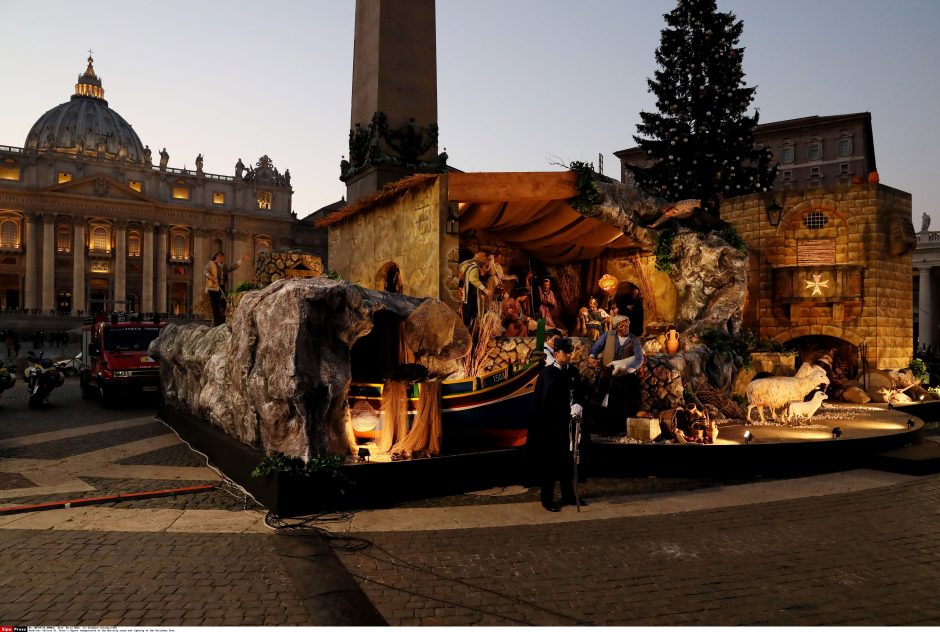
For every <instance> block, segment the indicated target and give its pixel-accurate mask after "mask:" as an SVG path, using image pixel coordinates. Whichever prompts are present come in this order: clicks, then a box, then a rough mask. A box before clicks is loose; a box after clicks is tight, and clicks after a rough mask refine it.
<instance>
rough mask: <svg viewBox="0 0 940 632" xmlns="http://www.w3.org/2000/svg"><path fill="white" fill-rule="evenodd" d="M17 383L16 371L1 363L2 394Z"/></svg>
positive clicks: (0, 384) (0, 388)
mask: <svg viewBox="0 0 940 632" xmlns="http://www.w3.org/2000/svg"><path fill="white" fill-rule="evenodd" d="M14 382H16V370H15V369H14V368H13V367H12V366H11V367H7V366H5V365H3V364H2V363H0V393H2V392H3V391H5V390H7V389H8V388H10V387H11V386H13V383H14Z"/></svg>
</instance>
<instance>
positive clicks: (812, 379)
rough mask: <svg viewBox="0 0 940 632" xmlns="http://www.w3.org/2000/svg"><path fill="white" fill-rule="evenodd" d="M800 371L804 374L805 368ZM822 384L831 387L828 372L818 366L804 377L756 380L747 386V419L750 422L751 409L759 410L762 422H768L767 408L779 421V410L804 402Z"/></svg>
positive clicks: (806, 372) (774, 418) (775, 419)
mask: <svg viewBox="0 0 940 632" xmlns="http://www.w3.org/2000/svg"><path fill="white" fill-rule="evenodd" d="M800 371H801V372H804V371H803V367H800ZM820 384H825V385H826V386H829V378H828V377H826V370H825V369H823V368H822V367H818V366H817V367H812V369H810V370H808V371H805V375H804V376H803V377H765V378H761V379H759V380H754V381H752V382H751V383H750V384H748V385H747V389H746V390H745V393H746V394H747V415H746V419H747V420H748V421H750V420H751V409H753V408H757V414H758V415H760V420H761V421H766V419H764V410H763V407H764V406H766V407H768V408H770V415H771V417H772V418H773V420H774V421H777V410H776V409H777V408H781V407H783V406H786V405H787V404H788V403H790V402H792V401H794V400H796V401H803V398H804V397H806V395H807V394H808V393H809V392H810V391H811V390H813V389H814V388H816V387H817V386H819V385H820Z"/></svg>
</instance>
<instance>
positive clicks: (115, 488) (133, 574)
mask: <svg viewBox="0 0 940 632" xmlns="http://www.w3.org/2000/svg"><path fill="white" fill-rule="evenodd" d="M27 399H28V398H27V393H26V388H25V385H23V384H22V382H20V383H19V384H17V385H15V386H14V388H13V389H11V390H9V391H6V392H5V393H3V395H2V396H0V506H7V507H9V506H22V505H31V504H36V503H41V502H51V501H62V500H69V499H73V500H74V499H77V498H83V497H101V496H112V495H117V494H127V493H132V492H139V491H154V490H165V489H174V488H180V487H185V486H195V485H201V486H205V485H220V482H219V480H218V476H217V475H216V474H215V473H214V472H213V471H211V470H210V469H209V468H207V467H205V460H204V459H203V458H202V457H200V456H198V455H197V454H196V453H194V452H192V451H191V450H190V449H189V448H188V447H186V446H185V445H184V444H181V443H180V442H179V440H178V439H177V438H176V437H175V436H174V435H173V434H172V433H171V432H170V431H169V429H168V428H167V427H166V426H164V425H163V424H162V423H159V422H155V421H154V420H153V414H154V413H153V409H152V408H148V407H146V406H144V407H133V406H131V405H128V406H126V407H124V408H116V409H104V408H102V407H101V405H100V404H98V403H97V402H88V401H83V400H82V399H81V397H80V393H79V388H78V382H77V380H74V379H70V380H67V382H66V384H65V385H64V386H62V387H61V388H59V389H57V390H56V391H54V392H53V394H52V397H51V398H50V405H49V406H48V407H46V408H44V409H42V410H36V411H33V410H30V409H29V408H28V405H27ZM245 508H246V501H245V499H244V497H243V496H240V495H238V493H237V492H236V491H234V490H226V489H224V488H223V487H221V486H220V487H217V488H216V489H214V490H213V491H211V492H208V493H194V494H181V495H176V496H166V497H159V498H149V499H143V500H133V501H121V502H109V503H105V504H98V505H95V506H90V507H82V508H77V509H59V510H54V511H42V512H32V513H19V514H15V515H10V516H3V515H0V623H2V624H3V625H72V626H74V625H89V626H91V625H95V626H97V625H115V626H182V625H214V626H222V625H266V626H273V625H349V624H360V625H363V624H370V623H382V619H381V617H380V616H379V615H378V613H377V612H376V611H375V609H374V608H373V607H372V606H371V604H369V603H368V601H367V600H366V599H365V597H364V596H363V594H362V593H361V591H360V590H359V589H358V587H357V586H356V584H355V582H354V581H353V580H352V579H351V578H350V577H349V575H348V574H347V573H346V572H345V570H343V568H342V566H341V565H340V564H339V562H338V561H337V560H336V557H335V555H334V554H333V552H332V551H331V550H330V549H329V548H328V547H327V546H326V545H324V544H323V543H321V542H318V541H306V542H305V541H301V540H299V539H295V538H289V537H286V536H276V535H274V533H273V531H271V530H268V529H266V528H264V526H263V525H262V524H261V517H262V513H263V512H261V511H258V508H257V507H252V508H253V509H254V511H253V512H249V513H246V512H245V511H243V510H244V509H245Z"/></svg>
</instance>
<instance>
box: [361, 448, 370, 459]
mask: <svg viewBox="0 0 940 632" xmlns="http://www.w3.org/2000/svg"><path fill="white" fill-rule="evenodd" d="M369 456H371V455H370V454H369V448H359V460H360V461H368V460H369Z"/></svg>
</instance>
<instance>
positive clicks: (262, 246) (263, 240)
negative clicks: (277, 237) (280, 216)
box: [255, 235, 271, 257]
mask: <svg viewBox="0 0 940 632" xmlns="http://www.w3.org/2000/svg"><path fill="white" fill-rule="evenodd" d="M266 252H271V238H270V237H266V236H263V235H262V236H258V237H255V256H256V257H257V256H258V255H260V254H262V253H266Z"/></svg>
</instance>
